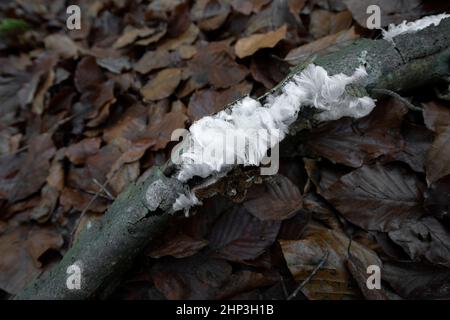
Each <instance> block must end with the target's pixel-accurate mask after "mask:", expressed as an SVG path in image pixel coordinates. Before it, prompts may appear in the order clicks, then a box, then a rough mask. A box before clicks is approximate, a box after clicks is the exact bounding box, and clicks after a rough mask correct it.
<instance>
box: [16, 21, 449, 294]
mask: <svg viewBox="0 0 450 320" xmlns="http://www.w3.org/2000/svg"><path fill="white" fill-rule="evenodd" d="M394 43H395V44H394ZM394 43H393V42H391V41H386V40H369V39H362V40H359V41H356V42H354V43H352V44H350V45H349V46H347V47H346V48H344V49H342V50H340V51H338V52H334V53H332V54H329V55H326V56H324V57H320V58H317V59H315V60H314V61H313V63H314V64H315V65H316V66H321V67H323V68H324V69H325V70H326V71H327V72H328V74H330V75H335V74H339V73H343V74H346V75H350V74H353V72H354V71H355V70H356V69H357V68H358V67H359V66H360V65H361V64H363V65H364V66H365V68H366V70H367V73H368V77H367V79H366V84H365V87H364V88H363V89H364V90H365V92H366V93H367V94H368V95H370V96H371V97H373V98H378V97H380V95H379V94H377V93H376V91H377V90H379V89H384V90H390V91H393V92H403V91H407V90H411V89H413V88H415V87H419V86H422V85H425V84H430V83H433V82H434V81H436V80H439V79H441V78H443V77H445V76H448V74H449V56H450V53H449V47H450V19H445V20H443V21H442V22H441V23H440V24H439V25H438V26H430V27H427V28H426V29H423V30H421V31H418V32H415V33H409V34H404V35H400V36H397V37H395V38H394ZM304 68H305V65H301V66H298V67H296V68H294V69H293V71H292V73H291V74H290V75H289V76H288V77H287V78H286V80H284V81H282V82H281V83H280V84H279V85H278V86H276V87H275V88H274V89H273V90H271V91H270V92H269V93H268V94H266V95H264V96H262V97H260V98H259V99H258V101H259V102H260V103H261V104H262V105H264V104H265V103H266V102H267V99H268V98H269V97H270V96H271V95H276V94H279V93H280V92H282V90H283V88H284V86H285V85H286V83H288V82H289V81H290V80H291V79H292V78H293V77H294V76H295V75H298V74H299V73H301V71H302V70H303V69H304ZM374 89H377V90H374ZM318 113H319V111H318V110H317V109H315V108H302V109H301V110H300V112H299V114H298V119H297V121H296V122H295V123H293V124H292V125H290V126H289V132H290V134H292V135H294V134H296V133H298V132H299V131H301V130H303V129H305V128H310V127H311V126H314V125H316V124H317V123H318V121H317V114H318ZM176 170H177V167H176V166H175V165H174V164H172V163H171V162H170V161H169V162H168V163H167V164H166V165H165V166H164V167H154V168H153V169H152V170H151V173H150V175H149V176H148V177H147V178H145V179H144V181H142V182H140V183H137V184H133V185H131V186H129V187H128V188H127V189H126V190H125V191H124V192H123V193H122V194H120V195H119V196H118V197H117V198H116V199H115V201H114V202H113V204H112V205H111V207H110V208H109V209H108V211H107V212H106V214H105V215H104V216H103V218H102V219H101V220H100V221H98V222H93V223H92V225H88V226H86V227H85V228H84V230H82V231H81V233H80V236H79V238H78V239H77V241H76V242H75V243H74V244H73V246H72V247H71V248H70V249H69V250H68V251H67V253H66V254H65V255H64V257H63V259H62V260H61V261H60V262H59V264H58V265H56V266H55V267H54V268H53V269H52V270H50V271H49V272H47V273H46V274H44V275H42V276H41V277H40V278H38V279H36V280H35V281H34V282H32V283H31V284H30V285H29V286H28V287H27V288H26V289H25V290H23V291H22V292H21V293H20V294H18V295H17V296H16V297H15V298H16V299H87V298H94V297H96V298H104V297H107V296H108V294H110V293H111V291H112V290H113V289H114V287H115V286H116V285H117V283H118V281H119V280H120V276H121V275H122V274H123V272H124V271H126V270H127V268H128V267H129V266H130V265H131V263H132V262H133V260H134V258H135V257H136V255H137V254H138V253H139V252H141V250H142V249H143V248H144V247H145V246H146V245H148V244H149V243H150V242H151V241H152V239H153V238H154V237H155V236H156V235H157V234H158V233H159V232H162V231H163V230H164V226H165V225H166V223H167V222H168V221H169V219H170V218H171V216H172V214H173V208H172V205H173V204H174V203H175V201H176V199H177V197H178V195H179V194H180V193H183V192H185V190H186V189H187V188H189V189H190V190H192V191H193V192H194V193H195V195H196V196H197V197H198V198H199V199H203V198H206V197H210V196H213V195H214V194H217V193H221V194H225V195H227V196H230V197H231V198H234V199H235V200H239V199H241V198H242V196H243V195H245V191H246V189H247V188H248V187H249V186H250V185H251V184H252V178H254V177H255V176H257V175H258V173H257V171H256V170H254V169H250V170H248V169H242V167H241V166H238V167H237V168H235V169H233V170H232V171H230V172H228V174H227V175H225V176H224V177H222V178H221V179H219V180H218V181H215V182H214V183H213V184H212V183H211V181H210V180H209V179H197V180H196V181H197V182H196V183H195V184H194V183H193V182H192V181H191V182H189V183H182V182H180V181H179V180H178V179H177V178H176V176H175V174H176ZM74 264H75V265H78V266H79V267H80V269H81V289H79V290H76V289H73V290H70V289H68V287H67V285H66V282H67V278H68V276H69V275H68V274H67V270H68V268H69V266H71V265H74Z"/></svg>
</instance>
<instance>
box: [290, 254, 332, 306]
mask: <svg viewBox="0 0 450 320" xmlns="http://www.w3.org/2000/svg"><path fill="white" fill-rule="evenodd" d="M328 254H329V252H328V250H327V252H325V254H324V255H323V257H322V259H320V262H319V264H318V265H317V266H316V267H315V268H314V270H313V271H312V272H311V274H310V275H309V276H308V277H307V278H306V279H305V280H303V282H302V283H300V285H299V286H298V287H297V289H295V290H294V292H292V294H291V295H290V296H289V297H288V298H287V300H292V299H294V298H295V297H296V296H297V294H298V293H299V292H300V291H301V290H302V289H303V288H304V286H305V285H306V284H307V283H308V282H309V281H311V279H312V278H313V277H314V276H315V275H316V273H317V272H318V271H319V270H320V268H322V267H323V265H324V264H325V262H326V261H327V259H328Z"/></svg>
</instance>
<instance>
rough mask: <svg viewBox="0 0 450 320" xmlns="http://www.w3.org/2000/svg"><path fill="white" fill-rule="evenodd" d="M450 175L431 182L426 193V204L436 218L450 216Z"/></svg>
mask: <svg viewBox="0 0 450 320" xmlns="http://www.w3.org/2000/svg"><path fill="white" fill-rule="evenodd" d="M449 190H450V175H448V176H445V177H443V178H441V179H439V180H438V181H436V182H435V183H433V184H431V185H430V186H429V188H428V190H427V192H426V193H425V203H424V206H425V208H426V210H427V211H428V212H429V213H431V214H432V215H434V216H435V217H436V218H444V217H448V215H449V213H450V192H449Z"/></svg>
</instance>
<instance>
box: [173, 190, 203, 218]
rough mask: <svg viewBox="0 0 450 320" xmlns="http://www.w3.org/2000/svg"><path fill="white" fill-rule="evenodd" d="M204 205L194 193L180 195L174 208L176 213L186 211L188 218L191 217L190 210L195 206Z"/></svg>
mask: <svg viewBox="0 0 450 320" xmlns="http://www.w3.org/2000/svg"><path fill="white" fill-rule="evenodd" d="M200 204H202V202H201V201H200V200H199V199H198V198H197V197H196V195H195V194H194V193H193V192H192V191H188V192H186V193H180V194H179V195H178V198H177V199H176V200H175V203H174V204H173V206H172V209H173V210H174V211H178V210H184V214H185V215H186V216H188V215H189V209H190V208H191V207H193V206H197V205H200Z"/></svg>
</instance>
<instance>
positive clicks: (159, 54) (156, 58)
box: [133, 49, 176, 74]
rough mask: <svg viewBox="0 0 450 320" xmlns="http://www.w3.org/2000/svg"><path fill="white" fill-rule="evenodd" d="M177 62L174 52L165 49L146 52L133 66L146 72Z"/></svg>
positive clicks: (143, 72) (141, 71)
mask: <svg viewBox="0 0 450 320" xmlns="http://www.w3.org/2000/svg"><path fill="white" fill-rule="evenodd" d="M175 62H176V57H175V56H174V54H172V53H169V51H167V50H164V49H157V50H155V51H148V52H146V53H145V54H144V55H143V56H142V57H141V58H140V59H139V60H138V61H137V62H136V64H135V65H134V66H133V69H134V70H135V71H137V72H139V73H142V74H146V73H149V72H150V71H153V70H155V69H160V68H165V67H168V66H169V65H171V64H172V63H175Z"/></svg>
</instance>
